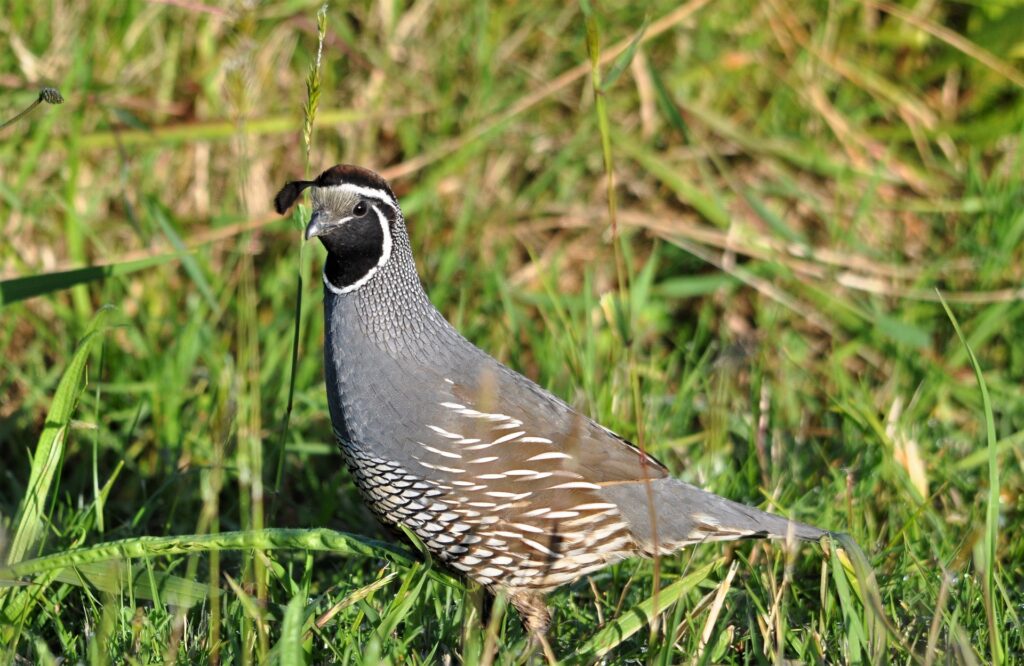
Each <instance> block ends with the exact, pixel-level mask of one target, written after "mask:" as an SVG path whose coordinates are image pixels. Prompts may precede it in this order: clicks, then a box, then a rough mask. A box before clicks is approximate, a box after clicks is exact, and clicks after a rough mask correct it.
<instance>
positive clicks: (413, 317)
mask: <svg viewBox="0 0 1024 666" xmlns="http://www.w3.org/2000/svg"><path fill="white" fill-rule="evenodd" d="M324 298H325V304H326V305H327V306H328V307H327V309H328V312H329V318H330V320H329V321H328V326H331V327H334V331H333V332H334V333H336V334H338V336H339V341H343V340H345V339H346V338H348V339H349V340H350V341H352V338H353V337H361V338H364V340H365V341H366V342H373V343H376V346H377V347H379V348H380V349H383V350H384V351H387V352H388V353H390V354H391V355H401V356H408V355H415V356H420V355H421V354H422V352H423V351H424V350H425V349H428V348H430V347H432V346H434V345H436V338H437V336H438V335H445V334H447V333H450V332H454V329H452V328H451V325H450V324H449V323H448V321H447V320H446V319H445V318H444V317H443V316H441V313H440V312H438V311H437V309H436V308H435V307H434V305H433V303H431V302H430V298H429V297H428V296H427V293H426V291H425V290H424V289H423V284H422V283H421V282H420V278H419V275H418V274H417V272H416V264H415V262H414V260H413V256H412V248H411V247H410V244H409V238H408V235H407V234H405V233H398V234H395V238H394V246H393V248H392V250H391V257H390V259H389V260H388V261H387V263H385V264H384V265H383V266H381V267H380V269H379V270H377V271H376V272H375V273H374V274H373V276H372V277H370V278H369V280H367V281H366V283H365V284H362V285H360V286H359V288H358V289H355V290H353V291H349V292H342V291H341V290H338V289H337V288H334V287H333V286H332V285H331V284H330V282H329V281H328V280H327V278H326V275H325V278H324ZM449 329H450V330H449ZM341 344H342V345H343V346H346V347H347V346H348V345H346V344H345V343H344V342H341Z"/></svg>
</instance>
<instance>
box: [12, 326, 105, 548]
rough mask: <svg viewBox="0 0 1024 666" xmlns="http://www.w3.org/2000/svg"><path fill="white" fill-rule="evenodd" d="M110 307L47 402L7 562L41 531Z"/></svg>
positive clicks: (80, 345)
mask: <svg viewBox="0 0 1024 666" xmlns="http://www.w3.org/2000/svg"><path fill="white" fill-rule="evenodd" d="M111 311H112V308H103V309H101V310H100V311H99V312H98V313H97V314H96V316H95V317H94V318H93V320H92V323H91V324H90V325H89V329H88V330H87V331H86V333H85V336H84V337H83V338H82V340H81V342H79V343H78V349H76V350H75V355H74V356H73V357H72V358H71V363H70V364H68V367H67V369H66V370H65V371H64V375H63V376H62V377H61V379H60V383H59V384H58V385H57V390H56V391H55V392H54V394H53V402H51V403H50V410H49V412H47V415H46V425H45V426H44V427H43V432H42V434H41V435H39V441H38V443H37V444H36V449H35V453H34V454H33V456H32V470H31V472H30V473H29V480H28V486H27V488H26V490H25V497H24V498H23V499H22V503H21V508H20V509H19V511H18V519H17V521H16V523H17V525H18V528H17V530H16V531H15V533H14V539H13V541H12V542H11V550H10V551H9V552H8V553H7V564H9V565H11V564H17V563H18V562H20V561H21V560H22V559H24V557H25V555H26V553H28V551H29V549H30V548H32V547H33V546H34V545H35V544H36V543H37V542H38V541H39V539H40V537H41V535H42V533H43V526H44V524H45V522H46V521H45V518H44V513H45V506H46V498H47V497H48V496H49V494H50V486H51V485H52V483H53V479H54V476H55V475H56V473H57V466H58V465H59V464H60V461H61V460H62V459H63V458H64V439H65V437H66V436H67V428H68V423H69V422H70V421H71V414H72V412H73V411H74V409H75V405H76V404H77V402H78V397H79V395H81V393H82V390H83V388H84V387H83V386H82V378H83V376H84V375H85V364H86V362H87V361H88V360H89V354H90V353H92V350H93V347H95V346H96V344H97V343H98V342H99V341H100V340H102V339H103V334H104V333H105V332H106V330H107V328H108V325H107V319H108V318H109V317H110V313H111Z"/></svg>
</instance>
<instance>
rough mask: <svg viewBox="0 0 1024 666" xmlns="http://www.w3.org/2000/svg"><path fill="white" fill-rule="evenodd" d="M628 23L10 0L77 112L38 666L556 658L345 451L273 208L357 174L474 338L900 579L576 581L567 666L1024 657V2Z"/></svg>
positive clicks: (314, 316) (2, 538)
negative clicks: (432, 545)
mask: <svg viewBox="0 0 1024 666" xmlns="http://www.w3.org/2000/svg"><path fill="white" fill-rule="evenodd" d="M630 4H633V3H611V2H600V3H597V2H594V3H593V4H591V3H587V2H583V3H582V4H580V5H576V4H573V3H562V2H505V3H483V2H469V1H463V0H457V1H454V2H439V1H436V0H416V1H415V2H408V3H406V2H389V1H383V2H375V3H369V2H358V3H342V2H332V3H330V5H329V6H328V8H327V11H326V13H324V14H321V15H320V16H321V17H322V18H321V19H318V10H319V9H320V4H319V2H317V1H308V0H273V1H269V2H263V3H254V2H217V1H215V0H210V1H208V2H207V1H203V0H198V1H193V0H154V1H152V2H114V1H112V0H92V1H91V2H86V3H82V2H72V1H71V0H52V1H51V2H35V3H29V2H11V3H8V4H7V5H6V6H5V8H4V10H3V12H2V16H0V33H2V40H3V42H4V43H5V44H6V48H2V49H0V88H2V94H0V121H2V120H6V119H8V118H10V117H12V116H14V115H15V114H16V113H17V112H18V111H19V110H21V109H23V108H24V107H25V106H27V105H28V104H29V103H31V102H32V101H33V100H34V99H35V97H36V95H37V94H38V91H39V89H40V88H41V87H42V86H44V85H52V86H55V87H57V88H59V90H60V91H61V92H62V94H63V96H64V98H65V100H66V101H65V103H64V104H63V105H59V106H49V105H40V107H39V108H36V109H34V110H33V111H32V113H31V114H29V115H28V116H27V117H26V118H23V119H21V120H20V121H18V122H16V123H14V124H12V125H11V126H9V127H5V128H3V129H2V130H0V225H2V229H3V241H2V243H0V276H2V280H3V281H2V282H0V307H2V310H0V349H2V350H3V354H2V358H0V460H2V465H0V554H2V559H0V661H4V662H9V661H14V662H15V663H58V661H59V660H63V662H65V663H66V662H80V661H90V662H92V663H106V662H117V663H151V662H161V661H163V662H168V663H170V662H180V663H218V662H219V663H248V662H254V661H259V662H263V661H267V660H277V661H280V662H281V663H302V662H304V661H306V660H311V661H313V662H316V663H322V662H326V661H339V662H356V663H358V662H362V663H368V664H376V663H379V662H381V661H391V662H395V663H413V664H415V663H438V662H443V663H495V662H496V663H518V662H522V661H524V660H525V659H527V656H528V652H527V651H526V649H525V648H526V643H525V640H524V636H523V631H522V628H521V626H520V625H519V623H518V620H517V619H516V618H515V616H514V613H511V612H510V613H507V614H502V610H503V605H502V604H501V602H500V601H499V603H498V604H496V606H495V612H494V613H493V614H486V613H484V614H483V615H481V605H480V603H479V601H480V599H479V597H480V595H479V593H478V591H476V590H473V589H467V588H466V587H465V586H464V585H463V584H462V583H460V582H458V581H456V580H454V579H451V578H449V577H448V576H447V575H446V574H445V573H444V572H442V571H440V570H438V568H437V567H436V566H434V565H433V564H432V563H430V562H429V561H424V560H423V559H422V558H421V557H420V556H419V555H417V554H416V553H415V550H414V549H413V548H412V547H411V546H407V545H384V544H383V543H380V542H378V541H375V540H374V539H382V538H384V537H385V535H384V534H383V533H382V532H381V530H380V529H379V528H378V527H377V526H376V524H375V523H374V521H373V520H372V517H371V515H370V514H369V512H368V511H367V510H366V509H364V508H363V507H362V505H361V503H360V502H359V499H358V497H357V495H356V493H355V491H354V489H353V486H352V484H351V483H350V480H349V477H348V475H347V472H346V471H345V470H343V469H342V465H341V461H340V459H339V457H338V455H337V453H336V451H335V446H334V444H333V442H332V441H331V430H330V426H329V422H328V417H327V414H326V410H325V399H324V391H323V386H322V381H323V379H322V367H321V340H322V328H323V326H322V318H321V306H320V284H319V278H318V270H319V262H320V256H321V252H322V251H321V249H320V248H319V247H314V246H313V245H312V244H311V245H309V246H307V247H305V248H303V247H302V243H301V238H300V229H301V216H302V215H303V214H305V212H304V211H299V212H296V213H295V214H294V215H292V216H291V217H288V218H280V217H277V216H275V215H274V214H273V213H272V210H271V198H272V196H273V194H274V192H275V190H276V188H277V187H279V186H280V185H281V184H282V183H283V182H284V181H286V180H288V179H294V178H298V177H302V176H304V175H311V174H315V173H316V172H319V171H320V170H321V169H323V168H326V167H328V166H330V165H332V164H334V163H336V162H339V161H344V162H352V163H358V164H362V165H366V166H369V167H372V168H375V169H378V170H381V171H382V172H383V173H384V174H385V175H387V176H388V177H390V178H391V179H392V182H393V184H394V186H395V188H396V191H397V192H398V193H399V195H400V198H401V200H402V204H403V207H404V209H405V213H406V216H407V218H408V219H409V220H410V229H411V233H412V236H413V243H414V246H415V248H416V251H417V256H418V261H419V269H420V272H421V275H422V277H423V279H424V282H425V284H426V285H427V286H428V290H429V292H430V295H431V297H432V298H433V300H434V302H435V303H436V304H437V305H438V307H439V308H440V309H441V310H442V312H444V313H445V314H446V315H447V316H448V317H449V318H450V319H451V320H452V321H453V322H454V323H455V324H456V325H457V326H458V327H459V328H460V329H461V330H462V331H463V332H464V333H465V334H466V335H467V336H468V337H469V338H470V339H471V340H473V341H475V342H476V343H477V344H479V345H480V346H481V347H483V348H484V349H486V350H488V351H489V352H491V353H492V354H494V355H495V356H497V357H498V358H499V359H501V360H503V361H505V362H506V363H508V364H510V365H511V366H513V367H515V368H517V369H520V370H522V371H523V372H525V373H526V374H528V375H530V376H532V377H534V378H536V379H537V380H538V381H539V382H540V383H541V384H543V385H544V386H546V387H549V388H550V389H551V390H553V391H554V392H555V393H557V394H559V395H561V396H563V397H565V398H566V399H568V400H569V401H570V402H572V403H573V404H575V405H577V406H578V407H580V408H581V409H583V410H584V411H585V412H587V413H589V414H591V415H592V416H594V417H595V418H597V419H598V420H600V421H601V422H603V423H604V424H606V425H608V426H609V427H612V428H613V429H616V430H617V431H619V432H620V433H622V434H623V435H625V436H627V437H630V438H632V439H634V440H636V441H642V442H643V443H644V445H645V446H646V448H647V449H648V450H649V451H651V452H653V453H654V454H655V455H657V456H659V457H660V458H661V459H662V460H664V461H665V462H666V463H667V464H668V465H669V466H670V467H671V468H672V470H673V471H674V472H675V473H676V474H677V475H679V476H680V477H682V478H684V479H686V480H688V481H692V482H695V483H698V484H701V485H703V486H706V487H709V488H710V489H713V490H714V491H716V492H718V493H720V494H723V495H727V496H729V497H732V498H734V499H737V500H741V501H745V502H749V503H752V504H756V505H759V506H763V507H766V508H769V509H772V510H775V511H779V512H782V513H786V514H788V515H793V516H795V517H798V518H801V519H803V520H806V521H809V522H813V523H815V524H818V525H821V526H824V527H828V528H831V529H834V530H838V531H844V532H848V533H849V534H850V535H852V537H853V538H854V539H856V540H857V541H858V542H859V543H860V544H861V545H862V546H863V548H864V550H865V551H866V553H867V555H868V558H869V561H870V564H871V566H872V567H873V568H874V570H875V572H876V574H877V587H876V586H874V585H873V584H872V583H871V581H870V580H868V579H865V578H861V579H859V580H858V579H857V577H856V576H855V575H854V574H853V572H852V570H851V569H850V567H849V566H848V565H844V561H843V560H842V559H841V558H839V557H838V556H837V552H836V550H835V549H834V548H831V547H828V546H827V544H826V546H825V547H818V546H815V545H810V546H803V547H800V548H799V549H787V548H786V546H785V545H784V544H777V543H776V544H769V543H748V544H742V545H725V546H717V545H709V546H705V547H699V548H694V549H690V550H688V551H686V552H683V553H681V554H679V555H677V556H674V557H671V558H664V559H663V560H662V561H661V562H660V565H659V572H660V582H659V584H660V585H662V586H663V589H662V591H661V593H659V594H657V595H655V594H654V587H653V578H654V573H653V572H654V569H653V567H652V565H651V563H649V562H639V561H627V562H624V563H621V564H619V565H616V566H613V567H610V568H608V569H606V570H604V571H603V572H600V573H598V574H596V575H594V576H592V577H591V578H590V580H589V581H581V582H580V583H578V584H576V585H572V586H569V587H567V588H565V589H563V590H561V591H559V592H558V593H557V594H555V595H553V597H552V599H551V602H552V604H553V606H554V608H555V618H556V619H555V624H554V626H553V630H552V635H551V640H552V644H553V647H554V650H555V652H556V653H557V654H558V655H559V656H561V657H564V658H565V659H567V660H569V661H576V662H589V661H593V660H595V659H597V658H598V657H599V656H600V655H606V658H607V660H608V662H609V663H642V662H648V663H659V664H669V663H699V664H703V663H737V664H738V663H743V664H747V663H755V664H759V663H773V664H781V663H792V662H793V661H794V660H795V661H796V662H803V663H869V662H874V663H878V660H880V659H882V658H883V657H887V658H888V659H890V660H891V661H892V662H893V663H913V664H918V663H923V664H931V663H938V662H940V661H941V662H943V663H955V664H978V663H1012V662H1016V661H1020V660H1021V655H1022V654H1024V631H1022V618H1021V614H1022V613H1024V593H1022V591H1021V590H1022V589H1024V539H1021V538H1020V535H1021V534H1022V532H1024V495H1022V493H1021V488H1022V482H1024V474H1022V461H1024V388H1022V386H1024V344H1022V339H1024V298H1022V297H1024V288H1022V284H1024V250H1022V247H1024V243H1022V239H1024V184H1022V180H1021V174H1022V165H1024V159H1022V158H1024V154H1022V144H1021V139H1022V136H1024V134H1022V131H1024V96H1022V87H1024V71H1022V67H1024V32H1022V31H1021V30H1020V26H1021V25H1024V2H1021V1H1020V0H991V1H989V0H986V1H985V2H980V1H971V0H965V1H963V2H945V1H942V0H913V1H911V0H904V1H898V2H892V3H889V2H884V1H881V0H829V1H827V2H826V1H824V0H817V1H811V0H804V1H795V2H790V1H785V0H766V1H763V2H762V1H755V0H715V1H712V0H689V1H688V2H685V3H682V4H680V3H677V2H667V1H661V0H651V1H649V2H645V3H636V5H635V6H627V5H630ZM320 33H322V38H323V41H322V58H321V62H320V66H319V69H317V67H316V63H317V59H318V52H319V48H318V44H319V41H320ZM588 35H589V37H588ZM638 35H641V36H640V37H639V38H638ZM596 46H599V47H600V51H599V52H598V51H596V50H595V47H596ZM623 54H624V55H623ZM591 56H594V57H596V58H597V63H598V65H599V67H597V69H596V70H595V68H594V67H593V66H592V65H593V61H592V58H591ZM595 72H596V73H597V74H596V75H595ZM307 85H308V86H309V91H308V94H307ZM310 123H311V124H310ZM307 143H308V144H309V152H308V155H307V151H306V150H307V149H306V145H307ZM609 173H613V174H614V189H613V191H614V193H615V196H616V198H617V202H616V206H615V207H610V206H609V195H608V188H607V183H608V175H609ZM612 210H614V211H615V219H616V224H615V225H614V227H615V228H613V225H612V217H611V211H612ZM617 254H618V256H617ZM89 267H91V268H89ZM300 275H301V278H302V281H301V282H300V281H299V277H300ZM939 291H941V292H942V294H943V295H944V297H945V299H946V301H947V302H948V304H949V308H950V310H951V312H952V314H953V315H955V318H956V320H958V321H959V324H960V327H961V329H962V332H963V339H961V338H959V337H958V335H957V333H956V331H955V329H954V326H953V319H952V318H951V316H949V315H948V314H947V312H946V311H945V310H944V308H943V307H942V305H941V304H940V303H939V302H938V301H939V297H938V292H939ZM295 331H298V337H297V355H295V356H294V366H293V340H296V338H295V337H294V335H295ZM969 350H973V352H974V354H976V356H977V362H978V367H980V370H981V373H982V375H981V376H982V377H983V379H984V384H981V383H979V377H977V376H976V375H975V373H974V371H973V367H972V356H971V353H970V351H969ZM634 388H638V389H639V390H638V391H637V392H634ZM637 397H640V399H639V400H637V399H636V398H637ZM348 534H353V535H363V537H364V538H357V537H352V536H348ZM365 537H368V538H365ZM112 542H116V544H114V545H110V544H111V543H112ZM862 573H863V572H862ZM872 590H874V591H875V592H877V593H878V595H879V596H878V597H877V599H878V605H879V606H880V610H882V611H883V612H884V615H885V617H886V618H887V620H886V622H887V624H888V627H887V630H886V631H883V632H881V633H880V632H879V628H878V626H877V624H876V623H874V622H873V620H872V617H873V614H872V613H871V612H869V610H870V609H871V607H872V606H871V602H870V599H871V598H872V596H871V592H872ZM655 605H657V606H658V608H665V609H666V612H665V614H664V615H663V616H661V617H662V621H661V622H658V623H655V624H654V625H653V628H650V629H648V628H647V627H648V624H647V623H646V622H645V619H646V618H648V617H650V615H651V613H652V610H653V609H654V607H655Z"/></svg>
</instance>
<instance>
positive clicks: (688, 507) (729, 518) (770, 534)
mask: <svg viewBox="0 0 1024 666" xmlns="http://www.w3.org/2000/svg"><path fill="white" fill-rule="evenodd" d="M650 484H651V491H652V494H653V496H654V497H653V500H654V507H655V509H656V512H657V513H656V520H657V533H655V529H654V527H653V526H652V525H651V512H650V510H649V508H648V507H649V504H648V499H649V498H648V495H647V489H646V488H645V484H644V483H642V482H637V483H624V484H617V485H611V486H606V487H605V488H604V489H603V490H602V494H603V495H604V496H605V497H607V498H608V500H609V501H612V502H615V504H617V505H618V507H619V511H620V513H621V514H622V516H623V518H624V519H625V520H626V521H627V522H628V523H629V527H630V532H631V533H632V535H633V539H634V540H635V542H636V544H637V545H638V546H639V547H640V548H641V549H643V550H645V551H646V552H647V553H648V554H653V553H654V551H655V549H657V550H658V551H660V552H662V553H667V552H672V551H675V550H678V549H679V548H682V547H684V546H688V545H692V544H696V543H702V542H705V541H733V540H736V539H791V538H795V539H802V540H805V541H817V540H818V539H820V538H821V537H823V536H825V535H826V534H828V532H826V531H825V530H821V529H818V528H817V527H813V526H811V525H806V524H804V523H800V522H796V521H793V520H787V519H786V518H783V517H782V516H776V515H774V514H771V513H767V512H765V511H761V510H760V509H755V508H753V507H750V506H747V505H745V504H740V503H738V502H733V501H731V500H727V499H725V498H724V497H719V496H718V495H715V494H714V493H709V492H707V491H706V490H701V489H700V488H697V487H696V486H691V485H690V484H688V483H683V482H682V481H679V480H678V479H672V478H662V479H652V480H651V482H650Z"/></svg>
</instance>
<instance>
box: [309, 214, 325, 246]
mask: <svg viewBox="0 0 1024 666" xmlns="http://www.w3.org/2000/svg"><path fill="white" fill-rule="evenodd" d="M325 231H327V225H326V224H324V223H323V222H321V220H320V211H318V210H314V211H313V216H312V217H311V218H309V224H307V225H306V240H309V239H310V238H315V237H317V236H319V235H320V234H322V233H324V232H325Z"/></svg>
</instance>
